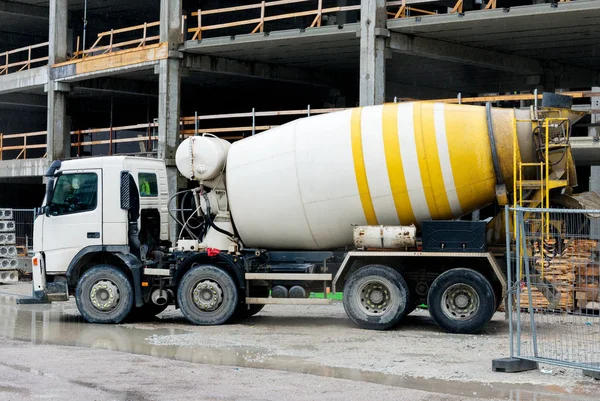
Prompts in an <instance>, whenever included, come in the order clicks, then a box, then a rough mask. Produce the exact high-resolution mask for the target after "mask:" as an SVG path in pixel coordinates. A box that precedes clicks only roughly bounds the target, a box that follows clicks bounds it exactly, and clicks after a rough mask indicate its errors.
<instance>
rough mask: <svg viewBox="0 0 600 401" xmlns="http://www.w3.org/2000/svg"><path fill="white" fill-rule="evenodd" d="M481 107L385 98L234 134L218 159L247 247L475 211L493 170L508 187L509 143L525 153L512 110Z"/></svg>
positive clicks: (320, 242) (346, 238)
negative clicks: (240, 135) (236, 136)
mask: <svg viewBox="0 0 600 401" xmlns="http://www.w3.org/2000/svg"><path fill="white" fill-rule="evenodd" d="M490 114H491V120H490V119H488V117H487V116H488V113H486V108H485V107H481V106H467V105H452V104H442V103H422V102H418V103H401V104H385V105H381V106H370V107H362V108H355V109H350V110H345V111H341V112H335V113H330V114H324V115H319V116H312V117H307V118H303V119H299V120H296V121H293V122H291V123H288V124H285V125H282V126H280V127H277V128H274V129H271V130H269V131H266V132H263V133H261V134H258V135H255V136H252V137H249V138H245V139H243V140H241V141H238V142H235V143H234V144H232V146H231V148H230V149H229V153H228V157H227V167H226V183H227V193H228V199H229V206H230V210H231V213H232V217H233V221H234V224H235V227H236V229H237V231H238V233H239V235H240V236H241V238H242V240H243V241H244V244H245V245H246V246H249V247H265V248H275V249H307V250H313V249H314V250H317V249H332V248H337V247H343V246H346V245H352V244H353V229H352V226H353V225H404V226H410V225H412V224H414V225H416V226H417V227H418V226H419V225H420V223H421V222H422V221H424V220H429V219H453V218H456V217H459V216H461V215H463V214H466V213H469V212H471V211H473V210H476V209H479V208H481V207H483V206H485V205H487V204H489V203H491V202H492V201H493V200H494V198H495V187H496V184H497V183H498V177H500V178H501V180H500V181H501V182H503V183H505V184H506V186H507V187H508V188H511V187H512V176H513V170H512V166H513V147H514V145H516V147H517V153H518V154H519V157H520V151H519V147H523V146H524V147H526V148H528V149H527V154H529V153H531V151H530V149H529V148H530V147H531V139H530V136H531V124H529V125H528V126H524V129H523V130H520V129H519V130H518V131H519V135H518V136H519V138H518V140H514V139H515V137H514V135H513V132H515V131H514V130H515V129H517V128H516V126H517V123H516V120H515V110H513V109H497V108H493V109H491V111H490ZM488 122H490V127H488ZM526 125H527V124H526ZM489 128H491V129H489ZM520 131H523V132H520ZM490 135H493V137H494V139H495V141H494V142H495V146H494V149H495V152H496V156H497V157H496V159H497V163H496V165H497V169H496V170H497V171H498V173H497V174H496V172H495V169H494V162H493V156H492V147H491V145H490V143H491V142H490ZM524 159H529V157H525V158H524Z"/></svg>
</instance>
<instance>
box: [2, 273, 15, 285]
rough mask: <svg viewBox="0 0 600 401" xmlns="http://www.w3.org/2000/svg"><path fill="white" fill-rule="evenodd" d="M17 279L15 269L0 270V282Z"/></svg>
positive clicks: (12, 281)
mask: <svg viewBox="0 0 600 401" xmlns="http://www.w3.org/2000/svg"><path fill="white" fill-rule="evenodd" d="M18 281H19V272H18V271H16V270H9V271H0V283H3V284H6V283H16V282H18Z"/></svg>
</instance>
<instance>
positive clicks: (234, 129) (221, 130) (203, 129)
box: [179, 125, 274, 135]
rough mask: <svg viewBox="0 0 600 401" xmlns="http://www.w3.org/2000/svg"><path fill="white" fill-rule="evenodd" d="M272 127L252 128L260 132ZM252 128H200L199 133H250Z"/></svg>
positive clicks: (190, 130)
mask: <svg viewBox="0 0 600 401" xmlns="http://www.w3.org/2000/svg"><path fill="white" fill-rule="evenodd" d="M273 127H274V126H273V125H260V126H256V127H254V129H255V130H260V131H266V130H268V129H271V128H273ZM252 128H253V127H251V126H250V127H228V128H202V129H199V131H200V132H206V133H209V134H215V133H219V132H239V131H252ZM179 133H180V134H183V135H193V134H195V133H196V131H195V130H193V129H186V130H181V131H179Z"/></svg>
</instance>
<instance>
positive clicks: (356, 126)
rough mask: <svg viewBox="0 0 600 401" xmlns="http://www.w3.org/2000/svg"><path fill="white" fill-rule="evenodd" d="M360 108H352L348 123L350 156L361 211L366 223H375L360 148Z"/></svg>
mask: <svg viewBox="0 0 600 401" xmlns="http://www.w3.org/2000/svg"><path fill="white" fill-rule="evenodd" d="M361 115H362V109H361V108H357V109H354V110H352V117H351V123H350V135H351V139H352V157H353V158H354V173H355V174H356V185H357V186H358V194H359V195H360V202H361V203H362V207H363V211H364V213H365V218H366V220H367V224H368V225H377V224H378V223H377V217H376V216H375V209H374V208H373V200H372V199H371V192H370V191H369V183H368V181H367V170H366V169H365V158H364V155H363V148H362V136H361V130H360V120H361Z"/></svg>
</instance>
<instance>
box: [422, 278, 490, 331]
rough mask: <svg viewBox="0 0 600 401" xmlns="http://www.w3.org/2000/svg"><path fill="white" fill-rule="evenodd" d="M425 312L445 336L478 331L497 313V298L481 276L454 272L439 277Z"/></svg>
mask: <svg viewBox="0 0 600 401" xmlns="http://www.w3.org/2000/svg"><path fill="white" fill-rule="evenodd" d="M427 304H428V309H429V313H430V315H431V317H432V318H433V320H434V321H435V323H436V324H437V325H438V326H439V327H440V328H441V329H443V330H445V331H446V332H448V333H461V334H470V333H475V332H478V331H480V330H481V329H483V328H484V327H485V325H486V324H487V323H488V322H489V321H490V319H491V318H492V316H493V315H494V312H495V311H496V296H495V294H494V289H493V288H492V285H491V284H490V282H489V281H488V279H486V278H485V277H484V276H483V274H481V273H479V272H476V271H475V270H472V269H465V268H457V269H452V270H448V271H446V272H444V273H442V274H440V275H439V276H438V277H437V278H436V279H435V280H434V282H433V283H432V284H431V287H430V288H429V295H428V297H427Z"/></svg>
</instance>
